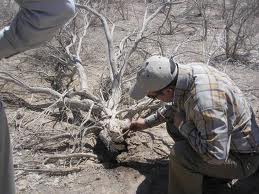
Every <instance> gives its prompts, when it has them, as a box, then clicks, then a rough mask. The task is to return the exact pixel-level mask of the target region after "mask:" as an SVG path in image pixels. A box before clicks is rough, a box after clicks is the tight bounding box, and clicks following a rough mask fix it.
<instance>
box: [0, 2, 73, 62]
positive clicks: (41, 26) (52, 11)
mask: <svg viewBox="0 0 259 194" xmlns="http://www.w3.org/2000/svg"><path fill="white" fill-rule="evenodd" d="M16 1H17V3H18V4H19V5H20V11H19V12H18V13H17V15H16V17H15V18H14V19H13V20H12V22H11V24H10V26H7V27H5V28H4V29H2V30H1V31H0V59H1V58H4V57H9V56H12V55H14V54H17V53H19V52H23V51H25V50H28V49H31V48H34V47H36V46H38V45H40V44H41V43H43V42H45V41H47V40H49V39H51V38H52V37H53V36H54V34H55V33H56V32H57V30H58V29H59V28H60V27H61V26H62V25H64V24H65V23H66V22H67V21H68V19H69V18H71V17H72V16H73V15H74V14H75V4H74V1H73V0H16Z"/></svg>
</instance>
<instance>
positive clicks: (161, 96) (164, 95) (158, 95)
mask: <svg viewBox="0 0 259 194" xmlns="http://www.w3.org/2000/svg"><path fill="white" fill-rule="evenodd" d="M173 95H174V90H173V89H172V88H165V89H163V90H159V91H156V92H148V94H147V97H149V98H152V99H158V100H161V101H163V102H172V100H173Z"/></svg>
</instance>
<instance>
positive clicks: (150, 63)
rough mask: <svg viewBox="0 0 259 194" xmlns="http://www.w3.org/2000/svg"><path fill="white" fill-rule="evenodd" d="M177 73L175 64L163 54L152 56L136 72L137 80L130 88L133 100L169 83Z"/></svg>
mask: <svg viewBox="0 0 259 194" xmlns="http://www.w3.org/2000/svg"><path fill="white" fill-rule="evenodd" d="M176 75H177V66H176V65H175V63H174V62H173V61H171V60H170V59H168V58H167V57H163V56H152V57H150V58H148V59H147V60H146V62H145V64H144V65H143V66H142V67H141V69H140V70H139V71H138V73H137V80H136V82H135V84H134V86H133V87H132V88H131V90H130V96H131V97H132V98H134V99H135V100H139V99H141V98H144V97H145V96H146V95H147V94H148V92H155V91H158V90H161V89H162V88H164V87H166V86H167V85H169V84H170V83H171V82H172V81H173V80H174V79H175V77H176Z"/></svg>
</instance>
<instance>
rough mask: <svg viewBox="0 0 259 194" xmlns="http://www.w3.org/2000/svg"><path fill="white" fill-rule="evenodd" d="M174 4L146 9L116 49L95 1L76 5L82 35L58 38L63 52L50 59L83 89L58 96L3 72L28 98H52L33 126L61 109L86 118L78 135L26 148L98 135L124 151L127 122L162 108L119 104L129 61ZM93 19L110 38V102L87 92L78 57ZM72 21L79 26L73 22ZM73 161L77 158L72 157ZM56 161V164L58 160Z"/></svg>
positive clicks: (110, 146) (77, 32)
mask: <svg viewBox="0 0 259 194" xmlns="http://www.w3.org/2000/svg"><path fill="white" fill-rule="evenodd" d="M175 3H177V2H175ZM172 4H174V2H171V1H167V2H166V3H162V4H161V5H160V6H159V7H158V8H157V9H156V10H155V11H154V12H153V13H152V14H149V12H148V7H147V8H146V11H145V14H144V19H143V23H142V25H141V27H140V28H137V29H135V30H134V31H133V32H132V33H130V34H129V35H127V36H125V37H124V38H122V39H121V41H120V43H119V44H118V45H115V43H114V30H115V28H116V25H115V24H114V23H112V22H111V21H110V20H109V19H108V18H107V17H106V16H105V15H104V14H102V13H101V11H102V9H99V10H98V7H95V8H93V7H92V6H91V1H88V2H86V3H84V4H76V6H77V8H78V9H79V10H81V11H82V10H83V11H82V13H83V16H82V17H83V25H82V26H81V28H80V30H78V29H76V28H75V29H74V31H71V32H69V34H70V38H69V39H68V38H67V39H66V41H63V42H62V40H61V39H60V45H61V49H57V48H53V49H54V50H55V51H56V52H57V53H59V54H60V56H58V55H54V54H52V57H54V58H55V59H56V60H57V61H59V62H60V63H63V64H65V65H67V66H69V67H71V69H72V70H71V72H72V73H71V74H70V75H69V77H74V76H75V75H77V77H78V80H79V87H78V88H76V89H75V88H69V87H68V88H67V89H66V90H63V91H62V92H60V91H56V90H54V89H52V88H48V87H32V86H30V85H29V84H26V83H24V82H23V81H21V80H19V79H17V78H16V77H15V76H13V75H11V74H10V73H8V72H4V71H1V72H0V79H1V80H3V81H4V82H6V83H13V84H15V85H17V86H19V87H21V88H23V89H25V90H26V91H28V92H29V93H30V94H44V95H45V96H47V98H48V99H49V101H48V102H47V103H45V104H41V105H40V108H41V109H42V110H43V112H42V113H40V115H38V116H37V117H36V118H35V120H34V121H33V122H34V123H35V121H36V120H37V119H39V118H40V117H41V116H43V115H49V114H50V113H51V112H52V111H53V110H55V109H57V108H58V109H62V108H66V109H69V110H71V111H72V113H74V112H77V113H79V114H81V115H82V119H81V121H80V123H79V124H78V128H79V129H78V131H77V133H74V134H71V133H66V135H65V136H64V135H62V136H59V135H58V136H57V137H55V138H48V140H46V139H45V140H44V141H43V138H38V140H37V141H36V142H35V141H34V142H33V143H31V144H30V145H27V147H28V148H29V147H33V146H35V145H37V148H35V149H42V148H43V146H44V145H46V142H51V141H54V140H55V141H56V140H59V141H60V139H64V138H65V139H67V140H69V139H70V140H71V139H73V140H78V144H79V145H80V144H82V138H84V137H85V136H87V135H89V134H91V133H94V134H96V135H99V136H100V137H101V139H102V141H103V142H104V143H105V145H106V147H107V148H108V149H110V150H114V151H118V150H122V149H125V144H124V134H123V132H122V129H124V128H127V127H129V122H128V120H127V119H131V118H132V117H134V116H137V115H141V114H142V113H143V112H145V111H147V110H148V109H150V108H151V109H153V108H154V107H158V106H159V105H158V104H157V103H155V104H152V103H151V102H150V101H149V100H146V99H144V100H143V101H140V102H134V103H132V104H130V105H127V106H125V105H123V106H122V105H121V103H122V99H123V96H124V93H123V91H122V85H123V84H124V83H125V80H124V75H125V72H126V71H127V69H128V65H129V63H130V60H132V56H133V54H135V53H137V52H144V50H143V49H142V50H141V48H140V47H139V45H140V44H141V43H142V42H143V40H145V39H148V37H149V36H150V35H152V33H147V27H148V25H150V23H151V22H152V20H153V19H154V18H155V17H157V15H158V14H159V13H160V12H161V10H162V9H164V8H165V7H166V6H169V5H172ZM100 10H101V11H100ZM94 17H96V18H98V19H99V20H100V21H101V24H102V27H103V30H104V34H105V37H106V47H107V56H108V62H107V64H108V66H109V81H110V83H111V88H110V93H109V96H108V97H106V98H104V97H103V95H102V93H100V94H99V95H95V94H93V93H92V92H90V91H89V89H88V85H89V83H88V77H87V73H86V71H85V67H84V65H83V64H84V63H85V62H84V61H82V60H81V56H80V53H81V51H82V48H83V40H84V38H85V36H86V34H87V30H88V29H89V27H90V26H91V24H92V23H91V22H92V21H93V18H94ZM70 22H71V23H73V22H75V18H74V19H72V20H71V21H70ZM58 40H59V39H58ZM130 79H132V78H130ZM28 104H30V103H27V106H28V107H30V105H28ZM74 117H76V116H74ZM36 122H37V121H36ZM63 143H65V142H63ZM80 156H81V155H80V154H79V155H77V157H80ZM71 157H74V155H72V156H71ZM82 157H85V155H84V154H82ZM87 157H94V158H95V156H92V155H87ZM50 158H53V157H50ZM55 158H57V159H58V158H59V157H55ZM62 158H66V156H64V155H62ZM49 160H50V159H48V158H47V160H46V161H49Z"/></svg>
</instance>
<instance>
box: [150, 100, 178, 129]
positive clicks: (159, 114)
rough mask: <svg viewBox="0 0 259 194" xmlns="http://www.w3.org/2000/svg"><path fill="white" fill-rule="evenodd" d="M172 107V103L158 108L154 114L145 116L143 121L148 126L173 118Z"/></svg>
mask: <svg viewBox="0 0 259 194" xmlns="http://www.w3.org/2000/svg"><path fill="white" fill-rule="evenodd" d="M174 112H175V111H174V109H173V106H172V105H165V106H164V107H162V108H160V109H158V110H157V111H156V112H155V113H154V114H152V115H150V116H148V117H146V118H145V123H146V125H147V126H148V127H154V126H157V125H160V124H162V123H164V122H166V121H170V120H171V121H172V120H173V119H174Z"/></svg>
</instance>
